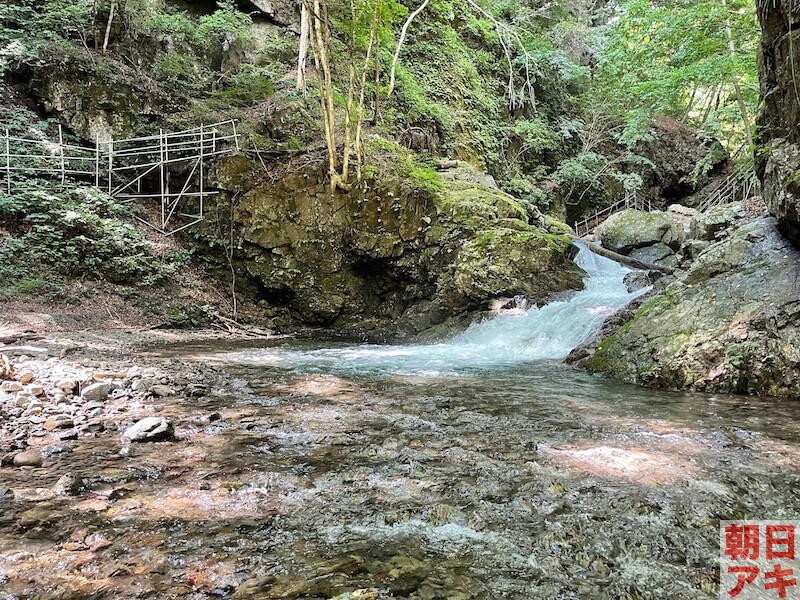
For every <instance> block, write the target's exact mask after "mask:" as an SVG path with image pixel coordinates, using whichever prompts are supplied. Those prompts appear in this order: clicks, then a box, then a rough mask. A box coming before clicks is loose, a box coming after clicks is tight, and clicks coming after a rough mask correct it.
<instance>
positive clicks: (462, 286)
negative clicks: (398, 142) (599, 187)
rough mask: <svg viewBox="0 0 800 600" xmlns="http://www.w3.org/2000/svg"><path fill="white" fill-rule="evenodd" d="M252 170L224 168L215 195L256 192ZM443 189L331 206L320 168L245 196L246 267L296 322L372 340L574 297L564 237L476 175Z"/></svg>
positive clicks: (241, 212)
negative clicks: (513, 303)
mask: <svg viewBox="0 0 800 600" xmlns="http://www.w3.org/2000/svg"><path fill="white" fill-rule="evenodd" d="M250 168H252V166H251V165H250V164H249V163H247V162H246V161H244V160H243V159H241V158H236V159H231V160H230V161H227V162H226V163H223V164H221V165H220V166H219V167H218V168H217V170H216V172H215V174H214V176H215V179H216V181H217V185H218V187H221V188H224V189H230V190H233V189H241V188H242V187H246V186H247V185H252V184H250V183H249V182H251V181H254V180H255V178H252V177H249V176H248V173H249V169H250ZM432 175H436V174H435V173H432ZM436 179H439V177H438V176H437V177H436ZM438 187H439V188H441V189H435V190H432V191H426V190H425V189H419V188H413V187H411V188H410V187H408V184H407V183H406V184H404V183H402V182H401V181H395V182H391V181H389V182H387V181H383V182H382V183H380V184H375V183H369V182H367V183H365V184H364V185H363V186H359V187H358V188H357V189H354V190H353V191H351V192H348V193H342V192H336V193H333V194H332V193H331V192H330V189H329V186H328V185H327V183H326V181H325V177H324V173H323V172H322V171H321V170H320V169H316V168H315V169H311V170H304V171H302V172H298V173H294V174H291V175H288V176H285V177H283V178H282V179H280V180H278V181H277V182H276V183H274V184H265V185H259V186H257V187H252V188H251V189H245V190H244V193H243V194H242V196H241V199H240V200H239V203H238V205H237V208H236V211H235V215H234V221H235V226H236V227H237V228H238V229H239V230H240V232H241V237H242V240H243V242H242V244H241V248H240V251H239V256H240V257H242V266H243V267H244V270H246V273H247V275H248V276H249V277H250V278H251V280H253V281H254V282H255V284H256V285H257V287H258V289H259V291H260V295H261V297H262V298H264V299H265V300H267V301H270V302H273V303H274V304H276V305H287V306H288V307H289V308H290V310H291V313H292V316H293V317H294V318H296V319H297V320H299V321H301V322H303V323H307V324H311V325H316V326H326V327H336V328H339V329H342V328H344V329H347V328H348V327H352V328H354V329H355V330H358V331H367V332H370V335H376V336H381V335H383V334H386V335H391V336H395V335H398V336H404V335H415V334H420V333H422V332H428V333H433V329H434V328H441V327H445V328H447V327H449V325H448V323H450V324H453V326H455V322H456V321H458V320H459V319H468V318H469V316H470V315H471V314H472V313H474V312H476V311H482V310H486V309H488V308H489V305H490V302H491V300H493V299H494V298H496V297H500V296H503V297H513V296H516V295H524V296H526V297H528V298H529V299H530V300H532V301H533V302H543V301H545V300H546V299H547V298H548V297H549V296H550V295H551V294H553V293H556V292H560V291H564V290H570V289H580V287H581V286H582V280H581V276H582V273H581V271H580V269H578V268H577V267H576V266H575V264H574V263H573V262H572V261H571V260H570V255H571V251H572V246H571V245H570V240H569V238H568V237H567V236H566V235H565V233H566V231H567V230H566V228H565V226H564V225H561V224H558V223H556V222H555V221H553V220H551V219H549V218H547V217H543V216H542V215H541V213H539V211H538V210H537V209H536V208H535V207H533V206H532V205H527V206H526V205H524V204H523V203H521V202H520V201H519V200H517V199H515V198H513V197H512V196H509V195H508V194H505V193H503V192H501V191H499V190H497V189H495V188H493V187H491V186H490V185H489V184H488V183H486V182H485V181H482V180H480V178H476V177H474V173H473V174H471V175H470V176H469V177H468V178H466V179H462V178H460V177H458V174H457V173H455V174H452V173H451V174H450V179H449V180H446V179H442V180H440V181H439V183H438Z"/></svg>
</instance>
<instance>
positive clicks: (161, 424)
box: [122, 417, 175, 443]
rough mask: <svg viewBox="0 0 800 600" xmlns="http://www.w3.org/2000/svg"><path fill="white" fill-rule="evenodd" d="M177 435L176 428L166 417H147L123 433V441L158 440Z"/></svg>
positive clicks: (168, 438) (169, 438)
mask: <svg viewBox="0 0 800 600" xmlns="http://www.w3.org/2000/svg"><path fill="white" fill-rule="evenodd" d="M173 437H175V429H174V427H173V426H172V423H170V422H169V421H168V420H167V419H165V418H164V417H145V418H144V419H142V420H140V421H138V422H137V423H136V424H134V425H131V426H130V427H128V429H126V430H125V433H123V434H122V441H123V443H128V442H158V441H163V440H171V439H172V438H173Z"/></svg>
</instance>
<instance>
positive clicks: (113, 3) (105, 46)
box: [103, 0, 117, 53]
mask: <svg viewBox="0 0 800 600" xmlns="http://www.w3.org/2000/svg"><path fill="white" fill-rule="evenodd" d="M116 7H117V3H116V1H115V0H111V10H109V11H108V23H106V37H105V38H104V39H103V53H105V52H106V51H107V50H108V40H109V38H110V37H111V24H112V23H113V22H114V9H115V8H116Z"/></svg>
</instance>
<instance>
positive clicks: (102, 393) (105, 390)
mask: <svg viewBox="0 0 800 600" xmlns="http://www.w3.org/2000/svg"><path fill="white" fill-rule="evenodd" d="M112 389H114V387H113V386H112V384H110V383H107V382H102V383H95V384H92V385H90V386H89V387H86V388H84V389H83V391H82V392H81V398H83V399H84V400H89V401H90V402H102V401H103V400H105V399H106V398H108V394H109V392H111V390H112Z"/></svg>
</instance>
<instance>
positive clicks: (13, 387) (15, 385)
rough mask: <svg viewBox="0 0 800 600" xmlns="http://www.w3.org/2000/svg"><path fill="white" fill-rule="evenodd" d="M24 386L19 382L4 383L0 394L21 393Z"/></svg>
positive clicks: (1, 385)
mask: <svg viewBox="0 0 800 600" xmlns="http://www.w3.org/2000/svg"><path fill="white" fill-rule="evenodd" d="M21 391H22V384H21V383H20V382H19V381H4V382H3V383H0V392H21Z"/></svg>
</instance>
